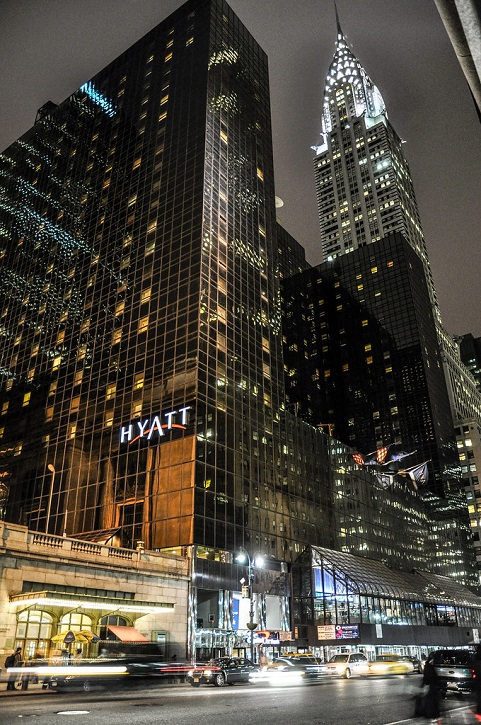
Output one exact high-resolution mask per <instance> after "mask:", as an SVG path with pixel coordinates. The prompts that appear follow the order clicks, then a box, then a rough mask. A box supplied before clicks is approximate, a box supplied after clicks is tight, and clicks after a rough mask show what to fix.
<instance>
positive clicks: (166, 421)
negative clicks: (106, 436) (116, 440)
mask: <svg viewBox="0 0 481 725" xmlns="http://www.w3.org/2000/svg"><path fill="white" fill-rule="evenodd" d="M189 410H192V406H191V405H186V406H185V407H184V408H179V409H178V410H169V411H167V412H165V413H161V414H160V415H154V417H153V418H146V419H145V420H137V421H135V422H133V423H130V424H129V425H126V426H122V427H121V428H120V442H121V443H129V445H130V444H131V443H134V442H135V441H138V440H142V439H144V440H146V441H150V440H152V439H154V438H162V437H163V436H165V434H166V431H170V430H172V429H174V428H180V429H181V430H185V429H186V427H187V424H188V422H189Z"/></svg>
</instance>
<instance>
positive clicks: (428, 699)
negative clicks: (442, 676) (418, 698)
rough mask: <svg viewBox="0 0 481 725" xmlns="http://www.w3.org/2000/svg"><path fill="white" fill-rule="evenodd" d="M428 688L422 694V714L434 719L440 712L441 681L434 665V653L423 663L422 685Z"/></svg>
mask: <svg viewBox="0 0 481 725" xmlns="http://www.w3.org/2000/svg"><path fill="white" fill-rule="evenodd" d="M426 686H427V688H428V691H427V693H426V695H425V696H424V715H425V717H427V718H431V719H433V720H434V719H435V718H438V717H439V716H440V714H441V683H440V680H439V675H438V673H437V671H436V667H435V666H434V655H429V657H428V658H427V660H426V664H425V665H424V674H423V681H422V687H426Z"/></svg>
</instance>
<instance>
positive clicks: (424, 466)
mask: <svg viewBox="0 0 481 725" xmlns="http://www.w3.org/2000/svg"><path fill="white" fill-rule="evenodd" d="M406 473H407V474H408V476H409V478H410V479H411V481H412V482H413V486H414V488H416V489H417V488H418V486H424V484H425V483H427V482H428V462H427V461H425V462H424V463H421V464H420V465H419V466H414V467H413V468H411V469H409V470H408V471H406Z"/></svg>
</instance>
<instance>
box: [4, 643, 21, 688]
mask: <svg viewBox="0 0 481 725" xmlns="http://www.w3.org/2000/svg"><path fill="white" fill-rule="evenodd" d="M21 664H22V648H21V647H17V649H16V650H15V652H12V654H11V655H9V656H8V657H7V658H6V660H5V669H7V670H8V669H9V668H10V667H20V666H21ZM17 677H18V675H17V674H16V673H15V672H12V674H11V675H10V677H9V678H8V682H7V690H14V689H15V681H16V679H17Z"/></svg>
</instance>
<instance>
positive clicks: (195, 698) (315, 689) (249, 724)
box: [0, 675, 477, 725]
mask: <svg viewBox="0 0 481 725" xmlns="http://www.w3.org/2000/svg"><path fill="white" fill-rule="evenodd" d="M2 684H3V683H2ZM419 685H420V677H419V676H418V675H411V676H397V677H393V678H384V679H381V678H368V679H351V680H342V679H334V678H333V679H328V680H326V681H323V682H321V683H316V684H312V685H303V686H295V687H283V688H281V687H272V686H269V685H264V684H259V685H236V686H235V687H224V688H216V687H212V686H204V687H200V688H198V689H197V688H192V687H190V686H189V685H188V684H185V683H182V684H173V685H165V684H159V685H150V686H148V687H146V688H136V689H130V690H120V691H118V690H104V691H97V692H89V693H83V692H82V693H79V692H75V693H73V692H72V693H57V692H55V691H51V690H44V691H42V690H38V689H36V690H34V689H33V688H31V689H30V690H29V691H28V692H26V693H24V692H21V691H14V692H5V691H2V693H1V694H2V696H1V698H0V723H2V725H3V723H7V722H8V723H11V722H12V721H13V720H15V719H17V718H34V721H35V724H36V725H56V724H57V723H68V724H69V725H70V723H76V724H78V725H112V723H115V725H132V723H135V725H151V724H152V725H164V724H165V725H167V724H168V725H191V723H195V724H196V725H221V724H222V725H223V724H224V723H227V725H232V723H234V722H235V725H258V724H261V725H287V724H289V725H291V724H293V725H294V724H295V725H346V724H349V725H401V723H402V724H406V725H407V724H408V723H412V724H415V723H422V722H424V723H426V720H424V719H423V718H413V717H412V714H413V696H414V693H415V691H417V690H418V689H419ZM444 709H445V711H444V713H443V716H442V720H441V722H442V723H443V725H465V724H468V723H475V722H477V721H476V719H475V716H474V715H473V713H472V710H471V702H470V700H469V699H468V698H466V697H463V698H460V699H458V698H457V697H451V696H450V697H448V699H447V700H445V701H444Z"/></svg>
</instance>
